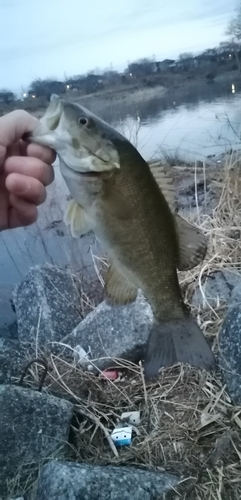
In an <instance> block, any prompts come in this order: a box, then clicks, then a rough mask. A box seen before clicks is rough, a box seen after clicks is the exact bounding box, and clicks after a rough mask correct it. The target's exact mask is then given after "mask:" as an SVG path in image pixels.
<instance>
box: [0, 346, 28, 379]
mask: <svg viewBox="0 0 241 500" xmlns="http://www.w3.org/2000/svg"><path fill="white" fill-rule="evenodd" d="M31 357H35V356H33V355H31V354H29V351H28V350H27V349H25V348H24V347H23V346H22V345H21V344H20V342H19V341H17V340H8V339H1V338H0V384H3V383H8V382H11V381H12V379H13V378H14V379H16V378H17V379H18V378H20V376H21V374H22V371H23V368H24V367H25V365H27V363H28V362H29V361H30V359H31Z"/></svg>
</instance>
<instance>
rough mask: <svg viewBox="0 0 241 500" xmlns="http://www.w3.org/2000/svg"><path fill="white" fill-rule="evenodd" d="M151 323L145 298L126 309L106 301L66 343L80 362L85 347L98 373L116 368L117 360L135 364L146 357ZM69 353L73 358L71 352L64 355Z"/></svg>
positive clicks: (139, 296)
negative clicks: (110, 304)
mask: <svg viewBox="0 0 241 500" xmlns="http://www.w3.org/2000/svg"><path fill="white" fill-rule="evenodd" d="M152 320H153V314H152V310H151V307H150V305H149V304H148V302H147V301H146V300H145V299H144V297H143V296H142V294H139V295H138V298H137V300H136V301H135V302H134V303H133V304H130V305H127V306H121V307H120V306H115V307H112V306H109V305H107V303H106V302H105V301H104V302H102V303H101V304H100V305H99V306H98V307H96V309H95V310H94V311H93V312H91V313H90V314H88V316H87V317H86V318H85V319H84V320H83V321H81V323H80V324H79V325H78V326H77V327H76V328H75V329H74V330H73V331H72V333H70V334H69V335H67V337H65V338H64V340H63V343H64V344H65V345H69V346H70V347H71V348H72V349H74V350H75V353H76V359H77V360H78V351H79V348H80V347H82V348H83V349H84V350H85V351H86V353H89V359H90V360H94V365H95V366H97V367H98V368H99V369H104V368H108V367H110V366H113V365H114V363H113V361H112V360H113V359H114V358H122V359H126V360H129V361H132V362H134V363H135V362H138V361H139V360H140V359H142V358H143V356H144V349H145V347H146V343H147V339H148V336H149V332H150V328H151V324H152ZM68 353H69V354H71V350H70V349H68V348H65V350H64V349H63V350H62V354H68ZM108 358H109V359H108ZM89 366H90V365H89Z"/></svg>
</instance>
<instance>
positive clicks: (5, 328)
mask: <svg viewBox="0 0 241 500" xmlns="http://www.w3.org/2000/svg"><path fill="white" fill-rule="evenodd" d="M12 298H13V286H12V285H1V286H0V338H6V339H13V338H16V337H17V316H16V313H15V312H14V310H13V307H12Z"/></svg>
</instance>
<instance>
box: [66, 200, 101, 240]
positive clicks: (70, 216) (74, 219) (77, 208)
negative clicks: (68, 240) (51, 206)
mask: <svg viewBox="0 0 241 500" xmlns="http://www.w3.org/2000/svg"><path fill="white" fill-rule="evenodd" d="M64 223H65V224H66V226H70V231H71V235H72V236H73V238H79V237H80V236H83V235H84V234H86V233H88V232H89V231H91V230H92V229H93V228H94V222H93V221H92V220H91V219H90V217H88V215H87V213H86V212H85V210H84V209H83V208H82V207H81V205H79V204H78V203H77V202H76V201H74V200H71V201H70V202H69V203H68V206H67V209H66V212H65V214H64Z"/></svg>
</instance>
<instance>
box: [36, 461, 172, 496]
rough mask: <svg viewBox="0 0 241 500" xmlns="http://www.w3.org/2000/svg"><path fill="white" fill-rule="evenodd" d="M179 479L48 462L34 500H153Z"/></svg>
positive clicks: (132, 469) (123, 469) (135, 470)
mask: <svg viewBox="0 0 241 500" xmlns="http://www.w3.org/2000/svg"><path fill="white" fill-rule="evenodd" d="M178 482H179V478H178V477H175V476H173V475H171V474H168V473H165V472H149V471H148V470H146V469H138V468H136V467H122V466H121V467H114V466H97V465H95V466H94V465H87V464H80V465H78V464H74V463H71V462H54V461H52V462H50V463H48V464H46V465H45V466H44V467H43V468H42V471H41V473H40V478H39V482H38V489H37V496H36V500H46V499H51V500H110V499H111V500H130V499H131V500H157V499H161V498H163V495H164V493H167V492H168V491H170V490H171V489H172V487H174V486H176V485H177V484H178Z"/></svg>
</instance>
